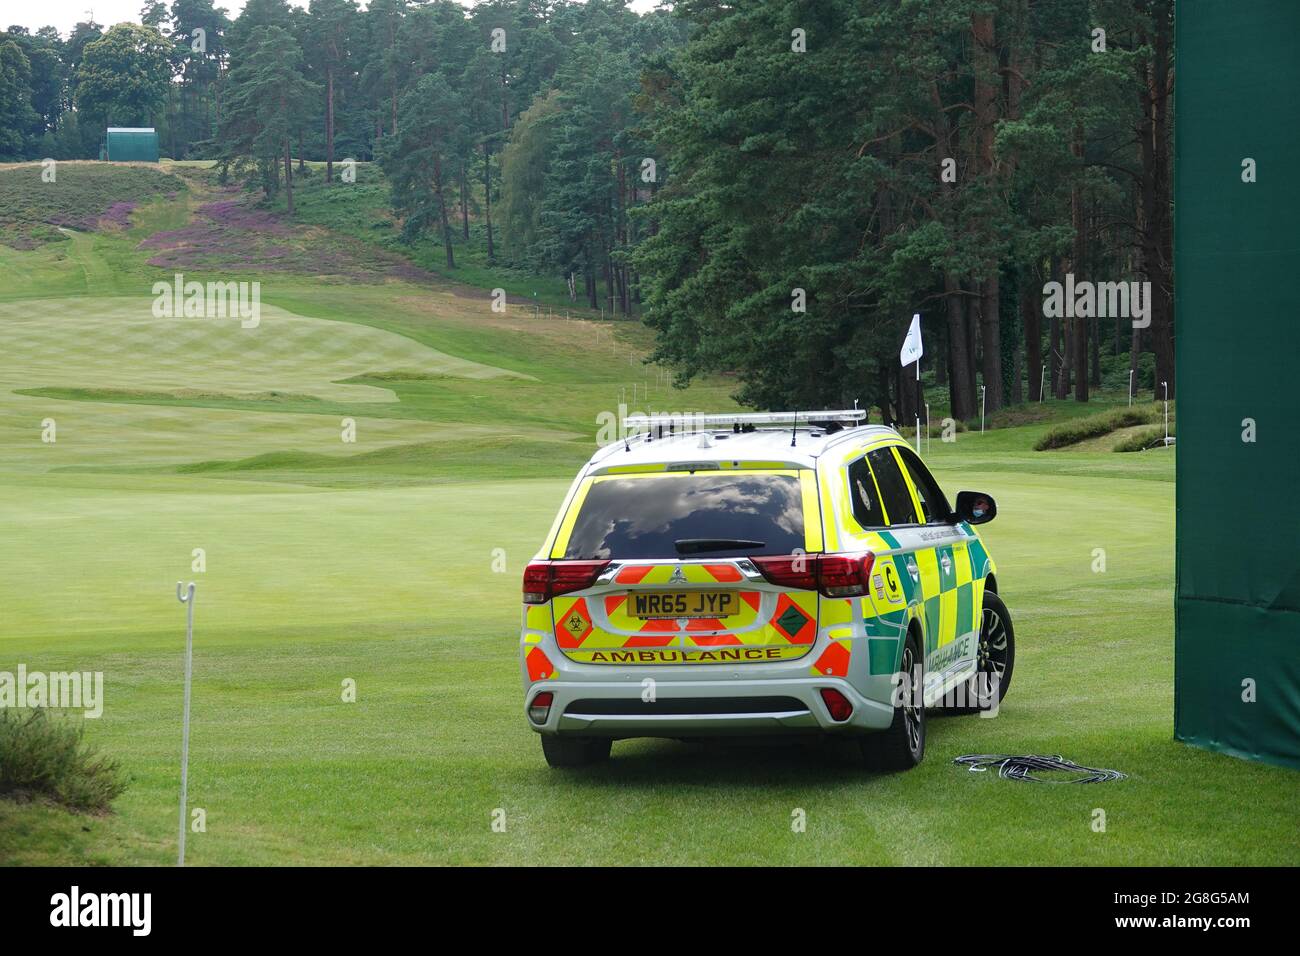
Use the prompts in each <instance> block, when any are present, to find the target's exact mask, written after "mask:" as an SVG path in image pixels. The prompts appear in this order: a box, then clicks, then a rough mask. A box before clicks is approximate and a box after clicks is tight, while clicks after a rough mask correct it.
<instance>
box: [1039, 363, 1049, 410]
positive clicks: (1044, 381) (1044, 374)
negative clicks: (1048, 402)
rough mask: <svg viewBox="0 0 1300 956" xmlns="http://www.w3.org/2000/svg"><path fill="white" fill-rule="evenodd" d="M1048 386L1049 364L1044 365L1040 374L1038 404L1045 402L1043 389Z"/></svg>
mask: <svg viewBox="0 0 1300 956" xmlns="http://www.w3.org/2000/svg"><path fill="white" fill-rule="evenodd" d="M1046 387H1047V366H1046V365H1044V366H1043V371H1042V372H1041V373H1040V374H1039V376H1038V404H1039V405H1041V404H1043V389H1045V388H1046Z"/></svg>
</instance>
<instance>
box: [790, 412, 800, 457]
mask: <svg viewBox="0 0 1300 956" xmlns="http://www.w3.org/2000/svg"><path fill="white" fill-rule="evenodd" d="M798 434H799V413H798V412H795V413H794V424H793V425H791V426H790V447H791V448H793V447H794V440H795V437H796V436H797V435H798Z"/></svg>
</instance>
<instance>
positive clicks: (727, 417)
mask: <svg viewBox="0 0 1300 956" xmlns="http://www.w3.org/2000/svg"><path fill="white" fill-rule="evenodd" d="M866 417H867V410H866V409H865V408H841V409H835V410H822V411H811V412H731V413H726V412H723V413H716V414H714V413H710V414H704V413H696V412H655V413H653V414H650V415H644V414H639V413H638V414H636V415H628V416H627V417H626V418H624V419H623V427H624V428H625V429H629V430H632V431H639V430H642V429H645V430H659V429H664V430H667V429H670V428H671V429H673V430H674V431H687V432H689V431H700V430H702V429H705V428H731V427H733V426H735V425H740V426H745V425H786V426H791V425H799V424H813V423H817V424H821V423H825V422H838V423H841V424H845V425H850V424H852V425H856V424H860V423H862V422H863V421H865V420H866Z"/></svg>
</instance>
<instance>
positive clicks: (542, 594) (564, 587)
mask: <svg viewBox="0 0 1300 956" xmlns="http://www.w3.org/2000/svg"><path fill="white" fill-rule="evenodd" d="M608 565H609V562H608V561H534V562H532V563H531V564H530V565H528V567H526V568H524V603H525V604H545V603H546V602H547V601H549V600H550V599H551V598H553V597H555V596H556V595H559V594H568V593H569V592H570V591H584V590H586V589H587V588H589V587H591V586H592V585H593V584H595V583H596V578H598V577H600V572H601V571H604V570H605V568H606V567H607V566H608Z"/></svg>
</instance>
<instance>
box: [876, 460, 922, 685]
mask: <svg viewBox="0 0 1300 956" xmlns="http://www.w3.org/2000/svg"><path fill="white" fill-rule="evenodd" d="M866 463H867V464H868V465H869V466H870V468H871V475H872V477H873V479H874V480H875V484H876V488H877V490H878V493H879V495H880V501H881V504H882V506H883V512H884V515H883V522H882V524H883V527H882V528H881V530H880V536H881V537H882V538H883V539H884V540H885V543H886V544H888V545H889V547H890V549H891V551H893V555H892V559H891V562H890V563H891V564H892V569H893V571H894V572H895V573H896V575H897V578H898V581H899V583H900V584H901V586H902V590H903V591H904V593H905V595H906V598H907V603H908V604H909V605H915V606H916V607H917V608H918V611H919V613H920V614H921V629H922V632H923V635H924V638H925V655H926V658H927V661H928V659H929V657H930V655H931V654H932V653H933V652H934V650H935V649H936V648H937V647H938V646H939V636H940V630H939V627H940V619H939V615H938V608H939V606H938V602H937V600H936V601H934V602H933V603H931V598H932V597H936V596H937V595H938V593H939V587H940V579H939V570H938V568H939V565H938V561H937V558H936V556H935V554H934V548H933V547H932V546H931V545H930V543H929V542H928V541H927V540H926V538H925V535H924V534H923V532H924V530H925V525H924V523H923V522H922V520H921V515H920V512H919V510H918V507H917V501H916V497H915V495H914V494H913V493H912V488H911V483H910V482H909V481H908V479H907V476H906V475H905V474H904V472H903V468H902V464H901V463H900V461H899V459H898V458H897V457H896V456H895V454H894V450H893V448H892V447H891V446H889V445H884V446H881V447H879V448H874V449H872V450H870V451H868V452H867V454H866ZM882 570H883V571H884V572H885V573H886V575H888V574H889V571H890V567H889V565H884V566H883V567H882ZM887 583H889V584H891V585H892V584H893V581H892V580H890V579H889V578H888V577H887ZM891 590H892V588H891ZM927 667H928V665H927Z"/></svg>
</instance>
